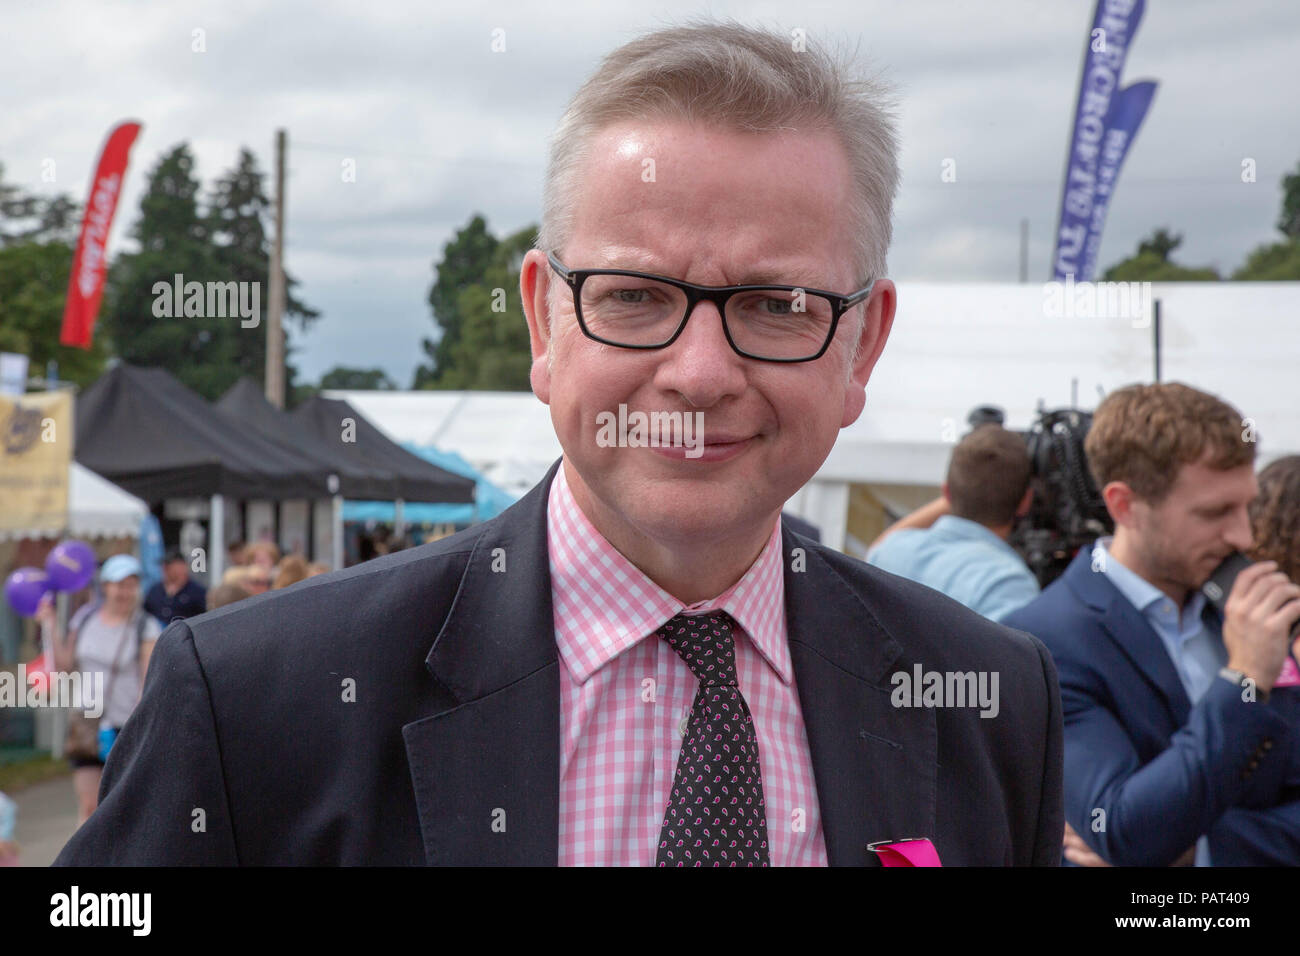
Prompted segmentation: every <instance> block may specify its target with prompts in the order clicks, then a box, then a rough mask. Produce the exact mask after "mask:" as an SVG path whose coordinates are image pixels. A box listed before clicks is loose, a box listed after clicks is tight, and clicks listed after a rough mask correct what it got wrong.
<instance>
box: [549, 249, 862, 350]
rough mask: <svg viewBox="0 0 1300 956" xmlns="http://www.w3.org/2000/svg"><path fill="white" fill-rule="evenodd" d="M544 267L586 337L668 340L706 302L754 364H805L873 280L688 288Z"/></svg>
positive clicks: (627, 345) (638, 275)
mask: <svg viewBox="0 0 1300 956" xmlns="http://www.w3.org/2000/svg"><path fill="white" fill-rule="evenodd" d="M546 258H547V259H548V260H549V261H550V263H551V268H552V269H554V270H555V272H556V273H557V274H558V275H559V276H560V278H561V279H563V280H564V281H565V282H566V283H567V284H568V285H569V288H571V289H572V290H573V309H574V312H575V314H576V315H577V317H578V326H579V327H580V328H581V329H582V332H583V334H584V335H586V336H587V338H589V339H594V340H595V341H597V342H602V343H604V344H605V345H613V346H617V347H618V348H624V349H661V348H666V347H667V346H669V345H672V344H673V342H675V341H676V340H677V337H678V336H679V335H681V334H682V330H683V329H685V328H686V323H687V321H688V320H689V319H690V317H691V312H692V311H693V310H694V309H695V306H696V305H698V304H699V303H700V302H705V301H707V302H712V303H713V304H714V305H715V306H717V309H718V313H719V314H720V315H721V316H722V330H723V333H724V334H725V335H726V336H727V342H728V343H730V345H731V347H732V349H734V350H735V351H736V353H737V354H738V355H742V356H744V357H745V358H751V359H757V360H759V361H762V362H811V361H812V360H813V359H817V358H821V356H822V355H823V354H824V353H825V351H826V349H827V348H828V347H829V346H830V344H831V340H832V339H833V338H835V329H836V327H837V326H838V325H839V322H840V317H841V316H842V315H844V313H845V312H847V311H848V310H849V309H851V308H853V307H854V306H855V305H857V304H859V303H860V302H863V301H865V300H866V298H867V297H868V296H869V295H871V290H872V287H874V286H875V281H876V280H874V279H872V280H870V281H869V282H868V283H867V285H866V286H865V287H864V288H862V289H859V290H858V291H857V292H854V293H852V294H851V295H840V294H839V293H838V292H827V291H826V290H825V289H808V288H805V287H803V286H793V285H727V286H711V285H695V284H694V283H692V282H683V281H682V280H681V279H671V278H669V277H667V276H660V275H653V274H651V273H647V272H631V271H629V270H626V269H570V268H568V267H566V266H565V265H564V264H563V263H562V262H560V260H559V259H557V258H556V257H555V255H554V254H553V253H549V252H548V253H547V254H546Z"/></svg>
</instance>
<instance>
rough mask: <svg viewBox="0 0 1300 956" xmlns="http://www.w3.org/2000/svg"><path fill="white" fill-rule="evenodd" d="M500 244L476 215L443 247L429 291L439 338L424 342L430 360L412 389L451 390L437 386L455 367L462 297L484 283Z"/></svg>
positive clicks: (424, 348)
mask: <svg viewBox="0 0 1300 956" xmlns="http://www.w3.org/2000/svg"><path fill="white" fill-rule="evenodd" d="M497 246H498V242H497V239H496V237H495V236H493V235H492V234H491V233H490V232H488V228H487V221H486V220H485V219H484V218H483V217H482V216H481V215H477V214H476V215H474V216H473V217H472V218H471V219H470V221H469V222H468V223H466V224H465V226H464V227H463V228H462V229H460V230H459V231H458V232H457V233H456V235H455V236H454V237H453V238H452V240H451V241H450V242H448V243H447V245H445V246H444V247H443V250H442V259H441V261H439V262H438V263H437V264H436V265H435V266H434V275H435V280H434V283H433V287H432V288H431V289H430V290H429V307H430V308H431V309H432V311H433V321H434V324H435V325H436V326H437V327H438V329H439V330H440V333H441V334H440V336H439V337H438V339H437V340H436V341H435V340H433V339H428V338H426V339H422V340H421V342H420V346H421V348H422V349H423V350H424V354H425V356H426V357H427V358H428V359H429V363H428V364H427V365H421V366H420V367H419V368H417V369H416V370H415V381H414V384H413V385H412V388H448V387H450V386H447V385H437V384H435V382H437V381H439V380H440V379H442V378H443V377H444V375H443V373H445V372H446V371H448V369H449V368H450V366H451V365H452V362H453V359H452V352H453V351H454V350H455V349H456V345H457V343H458V342H459V341H460V337H461V330H462V327H463V326H464V316H463V315H462V313H461V311H460V297H461V294H462V293H463V292H464V291H465V290H466V289H467V288H469V287H470V286H472V285H475V284H477V283H480V282H482V281H483V278H484V276H485V274H486V273H487V270H488V269H489V268H490V267H491V265H492V261H493V254H494V253H495V252H496V249H497Z"/></svg>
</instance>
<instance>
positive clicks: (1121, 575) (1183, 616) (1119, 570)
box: [1093, 535, 1205, 629]
mask: <svg viewBox="0 0 1300 956" xmlns="http://www.w3.org/2000/svg"><path fill="white" fill-rule="evenodd" d="M1113 540H1114V536H1113V535H1107V536H1106V537H1104V538H1098V539H1097V543H1096V544H1095V545H1094V546H1093V553H1094V554H1096V552H1097V551H1098V550H1101V551H1104V552H1105V555H1106V557H1105V560H1104V561H1103V562H1102V571H1103V572H1104V573H1105V575H1106V577H1107V578H1109V579H1110V583H1111V584H1113V585H1115V587H1116V589H1117V590H1118V591H1119V592H1120V593H1121V594H1123V595H1124V597H1126V598H1127V599H1128V602H1129V603H1130V604H1132V605H1133V606H1134V607H1135V608H1137V609H1138V610H1139V611H1141V612H1142V613H1143V614H1146V613H1148V612H1149V611H1151V610H1152V609H1153V608H1155V607H1156V606H1158V605H1159V604H1160V602H1161V601H1169V602H1170V603H1171V604H1172V603H1173V601H1172V599H1171V598H1170V597H1169V595H1168V594H1166V593H1165V592H1164V591H1162V590H1160V589H1159V588H1158V587H1156V586H1155V585H1154V584H1152V583H1151V582H1150V581H1148V580H1147V579H1146V578H1144V577H1141V576H1139V575H1138V573H1137V572H1136V571H1134V570H1132V569H1131V568H1128V567H1125V566H1124V565H1123V564H1122V563H1121V562H1120V561H1119V559H1118V558H1116V557H1115V556H1114V555H1113V554H1111V551H1110V544H1111V542H1112V541H1113ZM1176 610H1178V612H1179V620H1180V621H1184V622H1188V624H1189V625H1194V627H1195V628H1196V629H1199V627H1200V621H1201V613H1202V612H1203V611H1204V610H1205V595H1204V594H1202V593H1201V591H1200V590H1199V589H1198V590H1195V591H1193V592H1192V595H1191V597H1190V598H1188V600H1187V603H1186V604H1185V605H1184V606H1183V607H1182V608H1177V609H1176Z"/></svg>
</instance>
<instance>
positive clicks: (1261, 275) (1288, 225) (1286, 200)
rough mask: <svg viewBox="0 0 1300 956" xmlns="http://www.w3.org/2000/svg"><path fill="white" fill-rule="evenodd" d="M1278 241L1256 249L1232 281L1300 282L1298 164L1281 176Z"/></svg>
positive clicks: (1299, 184)
mask: <svg viewBox="0 0 1300 956" xmlns="http://www.w3.org/2000/svg"><path fill="white" fill-rule="evenodd" d="M1277 228H1278V231H1279V232H1281V233H1282V237H1283V238H1282V241H1281V242H1271V243H1264V244H1263V245H1260V246H1256V247H1255V248H1254V249H1253V250H1251V252H1250V253H1249V255H1247V256H1246V261H1245V262H1244V263H1242V265H1241V268H1240V269H1238V270H1237V271H1236V272H1234V273H1233V274H1232V277H1233V278H1234V279H1239V280H1243V281H1254V282H1278V281H1286V280H1295V279H1300V165H1297V166H1296V171H1295V172H1293V173H1287V175H1285V176H1283V177H1282V212H1281V215H1280V216H1279V217H1278V221H1277Z"/></svg>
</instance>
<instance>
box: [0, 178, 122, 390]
mask: <svg viewBox="0 0 1300 956" xmlns="http://www.w3.org/2000/svg"><path fill="white" fill-rule="evenodd" d="M78 212H79V210H78V207H77V204H76V203H74V202H73V201H72V199H71V198H69V197H68V196H67V195H66V194H62V193H61V194H58V195H55V196H49V197H46V196H36V195H33V194H29V193H27V192H25V191H24V190H23V189H22V188H20V187H19V186H16V185H13V184H10V183H6V182H5V181H4V167H3V165H0V351H3V352H18V353H21V354H23V355H26V356H27V357H28V359H29V361H30V363H31V369H32V372H33V374H43V373H44V371H45V367H46V363H47V362H49V361H50V360H51V359H53V360H54V361H55V362H56V363H57V364H58V374H59V377H60V378H62V379H67V380H69V381H73V382H76V383H77V384H79V385H88V384H90V383H91V382H93V381H94V380H95V378H97V377H98V376H99V373H100V372H101V371H102V370H103V367H104V361H105V357H106V356H105V350H104V347H103V343H102V342H101V341H100V340H98V339H96V340H95V342H94V344H93V346H92V347H91V348H90V349H89V350H87V349H78V348H70V347H68V346H65V345H62V344H60V342H59V333H60V331H61V330H62V326H63V309H64V305H65V304H66V302H67V294H68V277H69V273H70V272H71V271H72V255H73V243H74V242H75V241H76V234H77V226H78Z"/></svg>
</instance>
